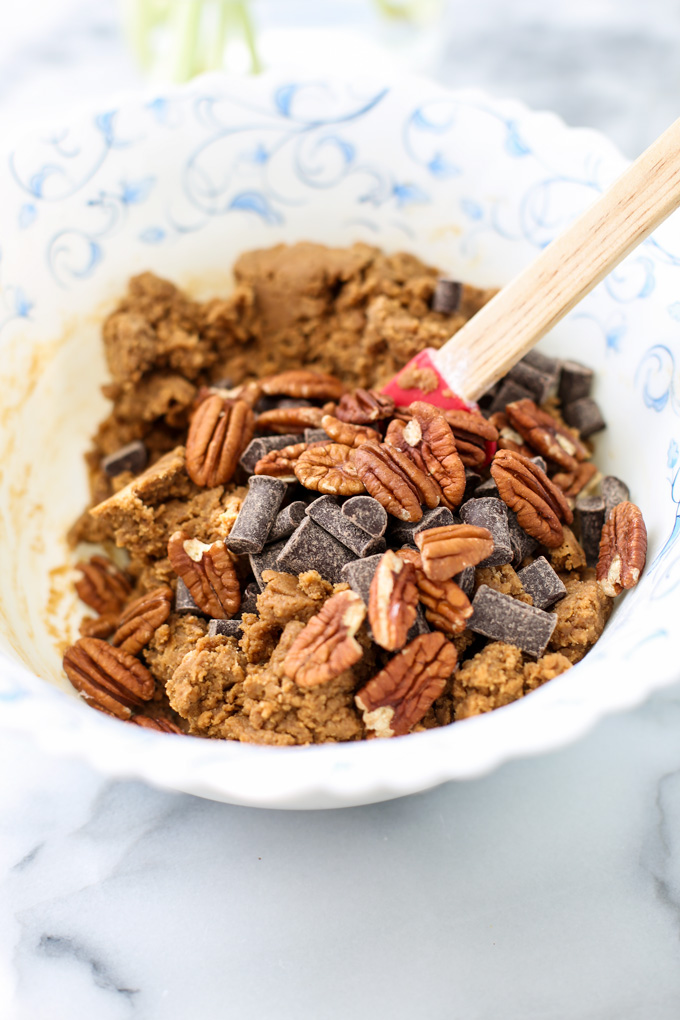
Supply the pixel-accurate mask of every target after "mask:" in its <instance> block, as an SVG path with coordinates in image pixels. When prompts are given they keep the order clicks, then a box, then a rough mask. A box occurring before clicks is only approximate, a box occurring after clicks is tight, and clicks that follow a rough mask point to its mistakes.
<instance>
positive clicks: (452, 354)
mask: <svg viewBox="0 0 680 1020" xmlns="http://www.w3.org/2000/svg"><path fill="white" fill-rule="evenodd" d="M678 205H680V120H677V121H675V123H674V124H672V125H671V127H669V128H668V130H667V131H665V132H664V134H662V135H661V137H660V138H658V139H657V140H656V141H655V142H654V143H653V144H652V145H650V147H649V148H648V149H646V150H645V152H643V154H642V155H641V156H640V157H639V158H638V159H637V160H636V161H635V162H634V163H633V164H632V166H630V167H629V168H628V169H627V170H626V171H625V173H624V174H622V176H621V177H619V178H618V180H617V181H615V183H614V184H613V185H612V186H611V187H610V188H609V190H608V191H607V192H605V194H604V195H602V196H601V197H600V198H598V199H597V201H596V202H595V203H594V204H593V205H591V206H590V207H589V208H588V209H587V210H586V211H585V212H584V213H583V214H582V215H581V216H580V217H579V218H578V219H577V220H576V221H575V223H573V224H572V225H571V226H570V227H569V228H568V229H567V230H566V231H565V232H564V233H563V234H561V235H560V236H559V237H557V238H556V239H555V240H554V241H553V242H552V243H551V244H550V245H549V246H548V247H547V248H545V249H544V250H543V251H542V252H541V254H540V255H539V256H538V258H537V259H535V260H534V261H533V262H532V263H531V265H529V266H527V268H526V269H524V270H523V271H522V272H521V273H520V274H519V276H516V277H515V279H514V280H512V282H511V283H509V284H508V285H507V286H506V287H504V288H503V290H501V291H499V293H498V294H496V296H495V297H493V298H492V299H491V301H489V302H488V304H486V305H484V307H483V308H481V309H480V311H478V312H477V314H476V315H475V316H473V318H472V319H470V320H469V321H468V322H467V323H466V324H465V326H463V328H462V329H461V330H459V331H458V333H456V335H455V336H454V337H452V338H451V340H449V341H447V343H446V344H445V345H444V346H443V347H442V348H440V350H439V351H437V353H436V355H435V356H434V358H433V360H434V362H435V364H436V366H437V368H438V369H439V370H440V371H441V373H442V375H443V376H444V377H445V379H446V380H447V382H448V384H449V385H450V386H451V388H452V389H453V390H454V391H455V392H456V393H457V394H458V395H459V396H461V397H463V398H464V399H465V400H477V399H478V398H479V397H480V396H481V395H482V393H484V392H485V391H486V390H487V389H488V388H489V387H490V386H491V385H493V383H495V382H497V380H498V379H500V378H501V376H503V375H505V373H506V372H508V371H509V370H510V369H511V368H512V366H513V365H514V364H516V363H517V362H518V361H519V359H520V358H522V357H523V356H524V355H525V354H526V353H527V351H529V350H530V349H531V348H532V347H533V346H534V344H536V343H538V341H539V340H540V339H541V337H543V336H545V334H546V333H547V332H548V330H550V329H552V327H553V326H554V325H555V324H556V323H557V322H559V320H560V319H561V318H562V317H563V316H564V315H566V314H567V312H568V311H570V310H571V309H572V308H573V307H574V305H576V304H578V302H579V301H580V300H581V298H583V297H585V295H586V294H587V293H588V292H589V291H591V290H592V288H593V287H594V286H595V285H596V284H597V283H599V282H600V280H602V279H603V277H605V276H606V275H607V273H609V272H610V271H611V270H612V269H613V268H614V267H615V266H616V265H618V263H619V262H620V261H621V259H623V258H624V257H625V256H626V255H627V254H628V253H629V252H630V251H631V250H632V249H633V248H635V247H636V246H637V245H638V244H640V242H641V241H643V240H644V239H645V237H647V236H648V235H649V234H650V233H651V232H652V231H653V230H654V228H655V227H656V226H658V224H659V223H661V222H662V221H663V220H665V219H666V217H667V216H669V215H670V213H672V212H673V210H674V209H676V208H677V207H678Z"/></svg>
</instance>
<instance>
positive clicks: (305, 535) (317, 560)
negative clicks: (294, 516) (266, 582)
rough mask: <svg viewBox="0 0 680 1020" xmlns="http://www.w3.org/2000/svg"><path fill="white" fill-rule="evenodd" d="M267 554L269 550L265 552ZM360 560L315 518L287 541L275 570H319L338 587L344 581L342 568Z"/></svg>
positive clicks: (306, 518) (303, 525) (305, 521)
mask: <svg viewBox="0 0 680 1020" xmlns="http://www.w3.org/2000/svg"><path fill="white" fill-rule="evenodd" d="M265 551H266V550H265ZM354 559H356V556H355V554H354V553H353V552H350V550H349V549H348V548H347V546H346V545H343V544H342V542H339V541H338V540H337V538H334V537H333V535H330V534H329V533H328V532H327V531H326V530H325V528H322V527H321V526H320V525H318V524H317V523H316V522H315V521H313V520H312V519H311V517H305V519H304V521H303V522H302V524H301V525H300V526H299V527H298V528H297V529H296V530H295V531H294V532H293V534H292V535H291V536H290V538H289V539H288V540H287V541H286V544H285V545H284V547H283V549H282V550H281V552H280V553H279V555H278V556H277V558H276V563H277V566H276V567H274V568H273V569H274V570H284V571H287V572H288V573H289V574H302V573H304V572H305V571H306V570H318V572H319V573H320V574H321V576H322V577H323V578H325V579H326V580H327V581H332V582H333V583H334V584H335V583H336V582H338V581H341V580H342V573H341V571H342V568H343V567H344V566H345V564H346V563H351V562H352V560H354Z"/></svg>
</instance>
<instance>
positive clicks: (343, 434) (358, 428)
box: [321, 414, 382, 448]
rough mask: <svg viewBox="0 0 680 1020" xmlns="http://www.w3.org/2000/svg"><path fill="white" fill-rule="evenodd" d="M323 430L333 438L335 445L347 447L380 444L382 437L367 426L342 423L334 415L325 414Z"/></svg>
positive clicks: (322, 420) (322, 421)
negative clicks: (370, 443)
mask: <svg viewBox="0 0 680 1020" xmlns="http://www.w3.org/2000/svg"><path fill="white" fill-rule="evenodd" d="M321 428H322V429H324V430H325V431H326V432H327V433H328V435H329V436H330V437H331V439H332V440H333V442H334V443H344V444H345V446H353V447H355V448H356V447H357V446H361V444H362V443H367V442H369V441H370V440H373V442H375V443H379V442H380V440H381V439H382V436H381V435H380V433H379V432H376V430H375V429H369V428H368V426H366V425H351V424H350V423H349V422H346V421H340V419H339V418H334V417H333V415H332V414H325V415H324V416H323V418H322V419H321Z"/></svg>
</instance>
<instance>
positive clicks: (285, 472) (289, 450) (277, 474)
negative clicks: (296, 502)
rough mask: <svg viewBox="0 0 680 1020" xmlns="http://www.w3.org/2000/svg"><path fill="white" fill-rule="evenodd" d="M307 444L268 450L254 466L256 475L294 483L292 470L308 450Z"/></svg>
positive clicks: (294, 444) (295, 444)
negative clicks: (269, 476)
mask: <svg viewBox="0 0 680 1020" xmlns="http://www.w3.org/2000/svg"><path fill="white" fill-rule="evenodd" d="M309 445H310V444H309V443H292V444H291V445H290V446H284V447H283V448H282V449H280V450H270V451H269V453H265V455H264V457H260V459H259V460H258V462H257V464H256V465H255V469H254V473H255V474H256V475H271V476H272V477H274V478H283V479H284V480H285V481H292V482H294V481H295V471H294V470H293V469H294V467H295V465H296V464H297V462H298V460H299V459H300V457H301V456H302V454H303V453H304V452H305V450H307V449H309Z"/></svg>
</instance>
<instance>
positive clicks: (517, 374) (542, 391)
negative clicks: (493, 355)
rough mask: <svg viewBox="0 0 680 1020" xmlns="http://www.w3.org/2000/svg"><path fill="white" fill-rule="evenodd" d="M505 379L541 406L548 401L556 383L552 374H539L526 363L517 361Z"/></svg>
mask: <svg viewBox="0 0 680 1020" xmlns="http://www.w3.org/2000/svg"><path fill="white" fill-rule="evenodd" d="M506 378H508V379H511V380H512V382H514V383H516V384H517V385H518V386H522V387H523V388H524V389H525V390H528V391H529V393H531V395H532V399H533V400H534V401H535V402H536V403H537V404H542V403H544V401H546V400H547V399H548V397H549V396H550V395H551V393H552V392H553V391H554V389H555V385H556V383H557V379H556V378H555V376H554V375H553V374H551V373H549V372H541V370H540V369H538V368H534V367H533V365H529V364H528V362H526V361H518V362H517V364H516V365H513V366H512V368H511V369H510V371H509V372H508V374H507V377H506Z"/></svg>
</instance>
